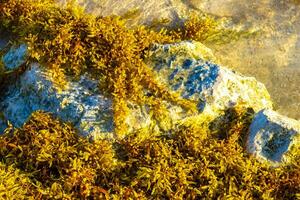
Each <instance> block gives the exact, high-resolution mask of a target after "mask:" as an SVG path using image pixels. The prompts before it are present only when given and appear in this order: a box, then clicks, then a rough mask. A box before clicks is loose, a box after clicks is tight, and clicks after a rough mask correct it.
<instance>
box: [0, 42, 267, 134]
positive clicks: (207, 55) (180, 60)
mask: <svg viewBox="0 0 300 200" xmlns="http://www.w3.org/2000/svg"><path fill="white" fill-rule="evenodd" d="M24 48H25V46H23V45H21V46H20V48H12V49H11V50H10V51H9V52H8V53H7V54H6V55H4V56H3V58H4V60H5V62H4V63H5V65H6V67H7V68H9V69H15V68H17V67H18V66H19V65H20V63H22V62H24V58H25V57H24V56H26V52H25V53H24ZM151 54H152V56H151V58H150V59H149V60H147V63H148V65H149V66H152V67H153V68H154V70H155V71H157V74H158V78H159V80H160V81H164V82H165V83H166V84H167V85H169V86H170V88H171V89H173V90H175V91H178V92H180V93H181V94H182V96H183V97H184V98H188V99H192V100H196V101H198V102H199V104H198V108H199V110H200V111H204V110H205V111H209V112H215V111H222V110H224V109H227V108H230V107H233V106H235V105H238V104H245V105H246V106H249V107H253V108H254V109H256V110H260V109H263V108H271V107H272V103H271V101H270V97H269V94H268V92H267V90H266V89H265V87H264V85H263V84H261V83H259V82H257V81H256V80H255V79H254V78H248V77H244V76H241V75H239V74H237V73H235V72H233V71H230V70H229V69H226V68H223V67H220V66H219V65H217V64H214V63H213V62H212V61H214V60H216V59H215V58H214V56H213V54H212V52H211V51H210V50H209V49H208V48H206V47H205V46H204V45H202V44H201V43H197V42H181V43H178V44H169V45H156V46H155V47H154V48H153V51H152V53H151ZM54 85H55V83H54V82H53V80H52V79H51V75H50V72H48V71H47V70H46V69H42V67H39V66H38V65H37V64H34V65H32V67H31V68H30V69H28V70H27V71H26V72H25V73H24V74H23V75H21V76H20V78H19V80H18V81H17V82H16V83H15V84H14V85H12V86H10V88H9V90H8V91H7V92H6V95H5V97H4V100H3V101H2V102H1V104H0V109H1V110H2V111H3V115H4V117H5V118H6V119H7V120H9V121H10V122H11V123H12V124H13V125H14V126H17V127H20V126H22V124H23V123H24V122H25V121H26V119H27V118H28V117H29V116H30V114H31V113H32V112H34V111H36V110H44V111H47V112H51V113H53V114H54V115H56V116H58V117H59V118H61V119H62V120H64V121H69V122H71V123H73V124H74V125H75V126H76V127H77V128H78V129H79V130H80V131H81V132H82V134H83V135H90V134H95V133H106V134H104V135H110V134H107V133H111V132H112V131H113V111H112V103H111V99H109V98H108V97H104V96H103V95H102V94H101V91H98V90H97V89H95V88H97V82H96V81H93V80H91V79H90V78H89V77H87V76H82V77H81V80H80V81H78V82H75V81H70V80H68V88H67V89H65V90H63V91H59V90H57V89H56V88H55V87H54ZM128 103H129V104H130V109H131V112H130V116H128V118H127V120H126V123H127V124H128V126H129V130H130V131H133V130H135V129H138V128H144V127H148V128H149V127H152V128H153V127H156V128H161V129H164V130H166V129H168V128H170V126H171V125H172V124H174V123H176V122H177V121H178V120H181V119H183V118H185V117H187V115H186V113H185V112H184V111H183V110H182V109H181V108H179V107H177V106H174V105H171V104H168V103H167V102H165V103H166V105H167V108H168V110H169V112H170V119H165V120H163V121H164V122H163V123H160V124H158V123H157V122H156V121H155V120H151V117H150V113H149V110H148V109H147V107H145V106H138V105H135V104H133V103H130V102H128ZM2 124H3V123H2ZM4 128H5V127H3V126H2V127H1V128H0V129H1V130H0V131H3V129H4Z"/></svg>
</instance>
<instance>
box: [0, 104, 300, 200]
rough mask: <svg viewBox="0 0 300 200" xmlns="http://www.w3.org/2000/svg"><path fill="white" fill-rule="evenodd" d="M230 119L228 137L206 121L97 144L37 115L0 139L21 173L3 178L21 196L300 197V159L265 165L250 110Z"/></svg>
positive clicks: (2, 153) (2, 151) (1, 152)
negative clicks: (250, 130) (255, 145)
mask: <svg viewBox="0 0 300 200" xmlns="http://www.w3.org/2000/svg"><path fill="white" fill-rule="evenodd" d="M228 115H230V116H227V117H228V118H230V119H231V120H232V123H231V125H230V126H228V127H225V128H224V130H223V137H220V134H221V133H220V132H218V133H215V132H214V131H211V129H210V128H209V126H210V124H211V123H208V120H207V119H206V118H203V117H200V116H199V117H195V118H191V119H189V120H188V121H186V122H185V123H183V124H182V125H179V126H177V127H176V128H175V129H174V130H172V134H171V135H170V134H165V133H161V134H160V135H157V134H156V136H154V133H152V132H151V131H150V130H140V131H137V132H135V133H133V134H132V135H128V136H127V137H126V138H123V139H120V140H115V141H112V140H97V141H89V140H88V139H87V138H82V137H80V136H78V134H77V133H76V131H75V130H74V129H73V128H72V127H71V126H70V125H69V124H66V123H62V122H60V121H58V120H57V119H55V118H53V117H52V116H51V115H49V114H47V113H43V112H36V113H34V114H33V115H32V116H31V118H30V119H29V121H28V122H27V123H26V124H25V125H24V126H23V127H22V128H20V129H15V130H13V129H7V130H6V133H5V134H4V135H2V136H1V137H0V159H1V162H2V163H3V164H1V168H0V169H1V170H3V169H6V167H5V166H9V169H13V170H12V171H13V172H17V173H12V174H5V173H0V176H1V178H5V177H7V176H10V179H8V180H5V181H6V182H7V181H9V184H11V185H12V186H13V185H14V184H16V185H17V186H16V190H17V193H14V194H15V197H16V199H22V197H24V195H27V196H28V197H30V196H31V197H34V198H35V199H230V198H232V199H296V198H298V197H299V194H300V187H299V185H300V182H299V180H300V179H299V177H300V174H299V173H300V169H299V158H295V162H294V164H293V165H291V166H286V167H284V166H283V167H279V168H271V167H269V166H268V165H266V164H262V163H259V162H258V161H256V159H255V158H253V157H251V156H249V155H247V154H246V153H245V152H244V148H243V145H242V143H241V142H240V141H241V138H243V132H244V131H245V129H247V122H245V124H244V125H242V123H241V119H244V118H248V117H247V116H248V112H247V111H245V110H242V109H241V110H235V111H234V110H233V111H230V112H228ZM196 122H197V123H196ZM2 166H4V167H2ZM10 166H11V167H13V168H11V167H10ZM3 180H4V179H3ZM18 180H22V181H18ZM0 187H1V186H0ZM9 188H11V187H6V188H2V191H3V193H4V194H6V195H8V194H9V191H10V189H9ZM3 193H2V194H3ZM4 197H5V196H4Z"/></svg>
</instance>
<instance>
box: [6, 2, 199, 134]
mask: <svg viewBox="0 0 300 200" xmlns="http://www.w3.org/2000/svg"><path fill="white" fill-rule="evenodd" d="M0 25H1V27H0V29H4V30H7V31H10V32H11V33H12V34H13V35H14V37H15V38H17V39H18V40H19V41H20V42H25V43H26V44H27V45H28V48H29V60H28V62H35V61H37V62H39V63H40V64H42V66H44V67H47V68H49V69H50V70H52V71H53V76H54V78H55V79H56V80H57V81H56V82H57V83H58V85H64V80H65V77H64V76H65V74H68V75H70V76H72V77H74V78H75V79H76V78H78V77H79V76H80V75H82V74H84V73H89V74H90V75H91V76H94V77H95V78H96V79H98V80H99V87H100V88H101V89H102V92H103V93H105V94H107V95H108V96H111V97H112V99H113V108H114V123H115V129H116V133H117V134H118V135H119V136H122V135H124V134H125V133H126V132H127V131H126V130H127V126H126V124H125V121H126V117H127V116H128V112H129V108H128V105H127V104H128V101H132V102H135V103H136V104H138V105H148V106H149V107H150V109H151V110H154V111H158V110H166V109H164V104H163V103H162V102H163V101H168V102H171V103H173V104H177V105H179V106H181V107H183V108H184V109H186V110H187V111H193V112H196V110H197V109H196V104H195V103H194V102H191V101H189V100H186V99H182V98H181V97H180V95H179V94H177V93H175V92H172V91H171V90H170V89H169V88H168V86H166V85H163V84H161V83H160V82H159V81H158V80H157V78H156V75H155V73H154V72H153V71H152V70H151V69H150V68H149V67H148V66H147V65H146V64H145V63H144V62H143V58H144V57H145V55H146V54H145V51H147V49H149V47H150V45H151V44H153V43H169V42H172V41H174V40H173V38H172V37H171V36H168V35H166V34H165V31H163V30H162V31H160V32H155V31H152V30H150V29H148V28H146V27H145V26H138V27H135V28H127V27H126V25H125V21H124V20H122V19H121V18H120V17H117V16H112V17H96V16H92V15H88V14H85V13H84V11H83V9H82V8H80V7H79V6H77V5H75V4H74V3H69V4H68V5H67V6H66V8H61V7H59V6H58V5H57V4H55V3H54V1H52V0H37V1H36V0H5V1H1V2H0ZM153 113H156V112H153ZM153 116H154V117H155V115H153ZM158 121H159V120H158Z"/></svg>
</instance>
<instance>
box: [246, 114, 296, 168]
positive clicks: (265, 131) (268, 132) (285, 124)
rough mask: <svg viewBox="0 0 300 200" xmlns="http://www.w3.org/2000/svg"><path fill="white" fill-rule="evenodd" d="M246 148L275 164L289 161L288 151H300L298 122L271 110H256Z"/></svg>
mask: <svg viewBox="0 0 300 200" xmlns="http://www.w3.org/2000/svg"><path fill="white" fill-rule="evenodd" d="M247 150H248V152H249V153H252V154H254V155H255V156H256V157H258V158H260V159H262V160H266V161H269V162H270V163H271V164H273V165H276V164H279V163H280V162H287V163H288V161H289V153H291V152H292V151H293V152H296V153H300V122H299V121H297V120H293V119H290V118H287V117H285V116H282V115H280V114H278V113H276V112H275V111H272V110H268V109H265V110H262V111H260V112H258V113H257V114H256V115H255V117H254V119H253V121H252V124H251V126H250V130H249V135H248V140H247Z"/></svg>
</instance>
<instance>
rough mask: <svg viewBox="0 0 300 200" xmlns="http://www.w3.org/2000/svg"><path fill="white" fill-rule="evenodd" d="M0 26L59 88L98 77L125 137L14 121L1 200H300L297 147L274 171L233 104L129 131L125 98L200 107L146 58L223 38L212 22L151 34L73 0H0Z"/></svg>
mask: <svg viewBox="0 0 300 200" xmlns="http://www.w3.org/2000/svg"><path fill="white" fill-rule="evenodd" d="M130 14H131V13H128V16H127V17H130ZM132 14H135V12H133V13H132ZM123 17H124V16H123ZM124 18H126V16H125V17H124ZM0 27H1V29H5V30H6V31H9V32H10V33H11V34H13V35H14V37H15V38H16V39H17V40H18V42H19V43H26V44H27V45H28V46H29V51H30V54H29V61H28V62H27V63H30V62H35V61H38V62H39V63H41V64H42V66H43V67H47V68H48V69H49V70H53V73H54V74H56V78H57V79H58V80H59V81H58V83H59V82H60V84H58V87H62V85H63V82H64V76H65V75H68V76H69V77H73V78H74V79H76V78H78V77H79V76H80V75H81V74H83V73H86V72H88V73H89V74H90V75H91V76H94V77H95V78H97V79H98V80H99V87H100V88H101V91H103V92H104V93H105V94H106V95H108V96H111V97H113V100H114V112H115V115H114V120H115V126H116V130H115V132H116V134H117V135H118V136H122V137H116V138H115V139H99V140H94V141H92V140H90V139H89V138H84V137H82V136H80V135H79V134H78V132H77V130H76V129H75V128H74V127H73V126H72V125H71V124H69V123H66V122H61V121H60V120H59V119H56V118H54V117H53V116H52V115H51V114H49V113H45V112H43V111H37V112H35V113H33V114H32V116H31V117H30V118H29V119H28V121H27V122H26V123H25V124H24V125H23V127H21V128H15V127H13V126H10V127H9V128H8V129H6V130H5V132H4V134H3V135H1V136H0V198H1V199H297V198H299V197H300V163H299V161H300V159H299V154H297V153H298V152H297V150H294V151H295V152H296V153H295V155H294V157H293V161H292V162H291V163H292V164H291V165H288V166H280V167H278V168H273V167H270V166H269V165H268V164H266V163H260V162H258V161H257V160H256V159H255V158H254V157H253V156H251V155H249V154H247V153H246V152H245V148H244V145H245V142H244V138H245V134H246V133H247V130H248V128H249V123H250V121H251V118H252V116H253V111H252V110H251V109H249V108H243V107H241V108H234V109H229V110H227V111H224V115H222V116H220V118H217V119H212V118H211V117H208V116H205V115H195V116H193V117H190V118H188V119H185V120H184V121H183V122H182V123H180V124H177V125H174V126H172V127H169V128H168V129H169V130H152V129H141V130H135V131H134V132H132V133H128V132H127V128H126V126H125V124H124V123H123V122H124V118H126V115H127V113H128V112H129V109H128V106H127V101H133V102H135V103H137V104H140V105H149V106H150V108H151V109H152V112H153V116H154V117H155V118H157V120H158V121H165V120H167V119H166V118H167V117H166V115H167V114H166V113H167V112H166V110H165V107H164V104H162V102H163V101H169V102H172V103H174V104H178V105H181V106H182V107H184V108H186V109H187V110H189V109H190V110H191V111H194V110H195V106H196V105H194V102H190V101H188V100H184V99H182V98H180V97H179V95H178V94H177V93H174V92H171V90H169V88H168V87H167V86H165V85H162V84H160V83H159V82H158V81H156V77H155V73H154V72H153V71H152V70H151V69H150V68H149V67H148V66H146V65H145V63H144V62H143V59H144V58H145V57H147V55H148V50H149V49H150V48H151V45H152V44H153V43H162V44H163V43H170V42H176V41H180V40H183V39H184V40H185V39H193V40H198V41H201V42H205V41H208V40H209V38H210V37H211V36H212V35H215V34H217V35H218V34H221V32H220V29H219V28H218V27H219V26H218V23H217V22H216V21H214V19H213V18H207V17H201V16H200V17H199V16H194V17H192V18H190V19H189V20H187V21H186V22H185V25H184V26H183V27H181V28H179V29H178V30H173V31H170V30H167V29H163V28H162V29H160V30H159V31H154V30H152V29H156V28H157V26H156V25H155V26H153V27H152V28H149V27H146V26H136V27H131V28H128V27H127V26H126V21H125V19H121V18H120V17H118V16H110V17H101V16H100V17H95V16H92V15H89V14H85V13H84V11H83V10H82V8H80V7H78V6H77V5H75V4H74V3H72V2H71V3H69V4H68V5H67V6H66V7H59V6H58V5H57V4H55V2H54V0H0ZM25 65H26V64H25ZM25 65H24V66H22V68H25V67H26V66H25ZM18 73H22V72H18ZM3 84H6V83H5V82H3ZM145 90H146V91H147V92H146V94H149V93H150V95H146V94H145ZM159 111H160V112H159ZM194 112H195V111H194ZM195 113H196V112H195ZM215 127H218V128H215ZM220 127H222V128H220Z"/></svg>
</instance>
